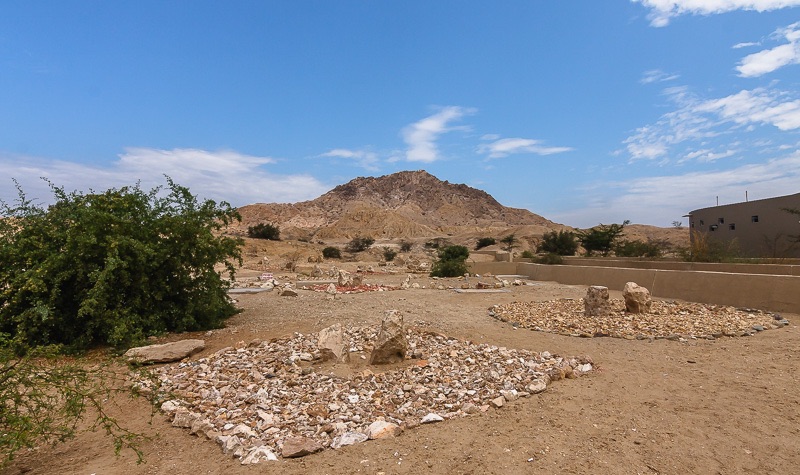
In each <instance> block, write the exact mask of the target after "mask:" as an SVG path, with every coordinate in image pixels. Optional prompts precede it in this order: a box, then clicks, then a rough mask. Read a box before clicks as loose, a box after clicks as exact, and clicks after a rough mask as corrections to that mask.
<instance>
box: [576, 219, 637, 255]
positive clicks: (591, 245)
mask: <svg viewBox="0 0 800 475" xmlns="http://www.w3.org/2000/svg"><path fill="white" fill-rule="evenodd" d="M628 224H630V221H628V220H625V221H624V222H623V223H622V224H600V225H598V226H595V227H593V228H591V229H586V230H583V231H578V232H577V234H576V235H577V237H578V240H579V241H580V242H581V245H582V246H583V248H584V249H586V255H587V256H591V255H594V254H595V253H600V254H601V255H603V256H607V255H608V253H609V252H611V250H612V249H613V248H614V244H615V242H616V240H617V239H618V238H619V237H621V236H622V233H623V232H624V231H623V229H624V228H625V226H627V225H628Z"/></svg>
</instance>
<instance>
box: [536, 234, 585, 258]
mask: <svg viewBox="0 0 800 475" xmlns="http://www.w3.org/2000/svg"><path fill="white" fill-rule="evenodd" d="M536 250H537V252H546V253H550V254H557V255H559V256H574V255H575V253H576V252H577V251H578V240H577V238H576V237H575V233H573V232H570V231H558V232H556V231H551V232H549V233H545V234H544V235H543V236H542V241H541V242H540V243H539V245H538V246H537V249H536Z"/></svg>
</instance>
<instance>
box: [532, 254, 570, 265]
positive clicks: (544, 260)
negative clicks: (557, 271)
mask: <svg viewBox="0 0 800 475" xmlns="http://www.w3.org/2000/svg"><path fill="white" fill-rule="evenodd" d="M536 263H537V264H547V265H555V264H563V263H564V258H563V257H562V256H561V255H560V254H556V253H554V252H548V253H547V254H545V255H543V256H541V257H538V258H537V259H536Z"/></svg>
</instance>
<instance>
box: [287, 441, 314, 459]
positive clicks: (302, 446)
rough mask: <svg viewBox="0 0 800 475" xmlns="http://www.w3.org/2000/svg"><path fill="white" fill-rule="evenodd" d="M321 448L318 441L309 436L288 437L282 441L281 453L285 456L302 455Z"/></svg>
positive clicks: (294, 456)
mask: <svg viewBox="0 0 800 475" xmlns="http://www.w3.org/2000/svg"><path fill="white" fill-rule="evenodd" d="M322 449H323V447H322V446H321V445H320V444H319V442H317V441H316V440H314V439H311V438H309V437H290V438H288V439H286V440H284V441H283V446H282V447H281V455H283V456H284V457H285V458H296V457H304V456H306V455H310V454H313V453H317V452H319V451H320V450H322Z"/></svg>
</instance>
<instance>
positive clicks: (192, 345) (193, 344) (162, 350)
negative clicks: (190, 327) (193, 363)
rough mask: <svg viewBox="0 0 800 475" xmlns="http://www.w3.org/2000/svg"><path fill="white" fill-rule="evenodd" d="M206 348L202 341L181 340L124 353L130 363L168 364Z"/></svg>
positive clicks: (142, 347) (132, 349)
mask: <svg viewBox="0 0 800 475" xmlns="http://www.w3.org/2000/svg"><path fill="white" fill-rule="evenodd" d="M205 347H206V342H205V341H203V340H181V341H175V342H172V343H164V344H162V345H149V346H139V347H136V348H131V349H130V350H128V351H126V352H125V355H124V356H125V358H127V359H128V361H130V362H135V363H140V364H150V363H170V362H172V361H180V360H182V359H184V358H186V357H188V356H191V355H193V354H195V353H197V352H198V351H202V350H203V348H205Z"/></svg>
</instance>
